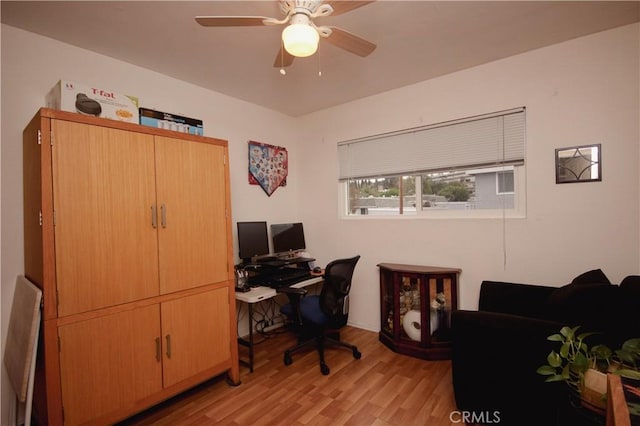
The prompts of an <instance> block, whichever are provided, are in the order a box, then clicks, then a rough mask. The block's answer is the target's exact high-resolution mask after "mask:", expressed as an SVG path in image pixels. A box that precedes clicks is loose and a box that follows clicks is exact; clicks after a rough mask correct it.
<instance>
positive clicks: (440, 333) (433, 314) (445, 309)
mask: <svg viewBox="0 0 640 426" xmlns="http://www.w3.org/2000/svg"><path fill="white" fill-rule="evenodd" d="M428 279H429V287H428V288H429V317H430V321H429V322H430V332H429V335H430V341H431V343H438V342H448V341H449V340H450V334H451V333H450V328H449V324H450V317H451V307H452V302H453V301H454V300H453V295H452V277H451V276H437V275H432V276H429V278H428Z"/></svg>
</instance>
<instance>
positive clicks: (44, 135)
mask: <svg viewBox="0 0 640 426" xmlns="http://www.w3.org/2000/svg"><path fill="white" fill-rule="evenodd" d="M23 138H24V141H23V143H24V202H25V205H24V214H25V216H24V221H25V275H26V276H27V277H28V278H29V279H30V280H31V281H32V282H34V283H35V284H36V285H38V286H39V287H40V288H41V289H42V290H43V303H44V306H43V323H42V330H41V343H40V345H39V353H38V361H37V373H36V388H35V399H34V415H35V416H36V417H37V419H38V421H39V423H43V424H46V423H48V424H85V423H94V424H108V423H112V422H114V421H117V420H120V419H123V418H126V417H128V416H130V415H132V414H134V413H135V412H137V411H140V410H142V409H144V408H147V407H149V406H151V405H153V404H155V403H157V402H160V401H162V400H164V399H166V398H168V397H170V396H173V395H175V394H177V393H179V392H181V391H183V390H186V389H188V388H189V387H192V386H194V385H195V384H198V383H200V382H202V381H204V380H207V379H208V378H210V377H212V376H215V375H218V374H221V373H227V374H228V376H229V380H230V381H231V382H232V383H234V384H237V383H239V367H238V353H237V345H236V344H235V342H236V329H235V327H234V326H235V319H234V317H235V295H234V274H233V254H232V235H231V219H230V218H231V210H230V194H229V171H228V162H227V157H228V148H227V142H226V141H222V140H218V139H212V138H205V137H201V136H193V135H189V134H184V133H177V132H172V131H168V130H160V129H155V128H151V127H145V126H139V125H134V124H127V123H120V122H118V121H115V120H106V119H99V118H95V117H87V116H82V115H79V114H74V113H69V112H62V111H54V110H49V109H42V110H40V111H39V112H38V114H36V116H35V117H34V119H33V120H32V121H31V123H30V124H29V125H28V126H27V128H26V129H25V131H24V135H23Z"/></svg>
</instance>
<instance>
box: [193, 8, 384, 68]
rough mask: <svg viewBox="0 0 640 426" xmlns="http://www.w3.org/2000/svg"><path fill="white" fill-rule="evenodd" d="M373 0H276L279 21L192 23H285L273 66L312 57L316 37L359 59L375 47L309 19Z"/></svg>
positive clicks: (204, 20)
mask: <svg viewBox="0 0 640 426" xmlns="http://www.w3.org/2000/svg"><path fill="white" fill-rule="evenodd" d="M373 1H375V0H373ZM373 1H364V0H363V1H347V0H333V1H323V0H279V3H280V10H281V11H282V13H283V14H284V15H285V16H284V18H282V19H277V18H269V17H266V16H196V18H195V19H196V22H198V23H199V24H200V25H202V26H205V27H246V26H260V25H283V24H288V25H287V26H286V27H285V29H284V30H283V31H282V45H281V47H280V49H279V52H278V54H277V55H276V59H275V61H274V63H273V66H274V67H279V68H281V72H284V71H283V68H284V67H287V66H289V65H291V64H292V63H293V59H294V58H295V57H299V58H304V57H307V56H311V55H313V54H314V53H315V52H316V50H317V48H318V42H319V40H320V37H322V38H323V39H325V40H326V41H328V42H329V43H331V44H333V45H334V46H336V47H339V48H341V49H344V50H346V51H348V52H351V53H353V54H356V55H358V56H361V57H366V56H368V55H369V54H371V52H373V51H374V50H375V48H376V45H375V44H373V43H371V42H370V41H367V40H365V39H363V38H360V37H358V36H356V35H354V34H351V33H349V32H347V31H345V30H342V29H340V28H336V27H331V26H324V25H323V26H317V25H316V24H315V23H314V22H313V20H314V19H315V18H318V17H325V16H329V15H333V16H336V15H341V14H343V13H346V12H350V11H352V10H354V9H357V8H359V7H362V6H365V5H367V4H369V3H373Z"/></svg>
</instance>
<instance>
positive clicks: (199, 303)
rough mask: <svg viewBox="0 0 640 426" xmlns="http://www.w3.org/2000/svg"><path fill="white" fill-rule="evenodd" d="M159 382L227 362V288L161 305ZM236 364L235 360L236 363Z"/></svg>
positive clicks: (171, 381)
mask: <svg viewBox="0 0 640 426" xmlns="http://www.w3.org/2000/svg"><path fill="white" fill-rule="evenodd" d="M161 312H162V336H163V337H162V338H163V340H162V344H163V358H164V360H163V383H164V386H165V387H166V386H171V385H173V384H176V383H178V382H180V381H181V380H184V379H187V378H189V377H192V376H194V375H197V374H199V373H205V372H206V371H207V370H211V369H220V368H221V366H222V365H224V364H230V363H231V345H232V344H236V343H235V342H232V341H231V336H230V320H229V288H228V287H223V288H219V289H216V290H211V291H207V292H206V293H199V294H195V295H192V296H188V297H183V298H180V299H176V300H172V301H170V302H165V303H162V306H161ZM236 362H237V361H236Z"/></svg>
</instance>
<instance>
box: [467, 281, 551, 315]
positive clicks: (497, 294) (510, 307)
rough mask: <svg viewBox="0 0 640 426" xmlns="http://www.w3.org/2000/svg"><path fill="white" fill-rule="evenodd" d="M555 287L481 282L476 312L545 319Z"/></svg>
mask: <svg viewBox="0 0 640 426" xmlns="http://www.w3.org/2000/svg"><path fill="white" fill-rule="evenodd" d="M554 290H556V287H549V286H542V285H532V284H517V283H507V282H500V281H483V282H482V284H481V286H480V300H479V302H478V310H480V311H489V312H500V313H504V314H513V315H521V316H524V317H533V318H545V316H546V312H547V301H548V299H549V296H550V295H551V293H552V292H553V291H554Z"/></svg>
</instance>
